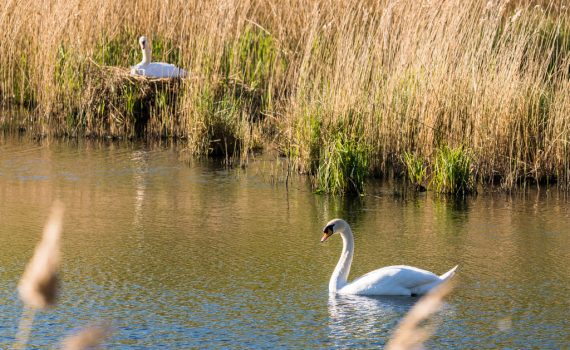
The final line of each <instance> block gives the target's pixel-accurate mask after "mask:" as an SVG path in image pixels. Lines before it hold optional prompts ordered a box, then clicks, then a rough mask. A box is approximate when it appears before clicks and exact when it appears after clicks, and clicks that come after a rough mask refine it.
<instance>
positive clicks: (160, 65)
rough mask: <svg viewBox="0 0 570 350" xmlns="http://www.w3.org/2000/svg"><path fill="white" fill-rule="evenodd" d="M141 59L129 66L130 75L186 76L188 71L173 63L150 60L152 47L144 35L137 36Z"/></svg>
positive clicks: (152, 76)
mask: <svg viewBox="0 0 570 350" xmlns="http://www.w3.org/2000/svg"><path fill="white" fill-rule="evenodd" d="M139 45H140V46H141V49H142V55H143V59H142V61H141V62H140V63H139V64H137V65H136V66H132V67H131V74H132V75H142V76H145V77H149V78H186V76H187V75H188V73H187V72H186V71H185V70H184V69H182V68H178V67H176V66H175V65H173V64H170V63H164V62H151V61H152V49H151V46H150V43H149V42H148V40H147V38H146V37H145V36H141V37H140V38H139Z"/></svg>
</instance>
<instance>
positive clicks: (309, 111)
mask: <svg viewBox="0 0 570 350" xmlns="http://www.w3.org/2000/svg"><path fill="white" fill-rule="evenodd" d="M0 18H1V20H0V53H2V54H1V55H0V67H1V70H0V100H1V101H2V102H1V103H2V104H3V105H4V106H15V105H20V106H26V108H28V109H30V110H32V111H33V113H34V118H33V120H34V126H35V127H36V128H39V129H41V130H42V131H50V132H57V133H61V134H73V133H78V134H80V133H89V134H96V135H106V134H112V135H131V136H133V135H134V136H136V135H141V134H143V135H158V136H167V137H170V136H176V137H184V138H187V139H188V147H189V149H190V150H191V151H192V153H195V154H222V155H226V156H227V155H235V156H241V157H242V158H244V157H245V156H246V155H247V153H248V151H249V150H251V149H252V148H256V147H260V146H262V145H264V144H266V143H273V144H276V145H277V146H278V148H279V149H280V151H281V152H282V153H284V154H288V155H291V156H292V158H294V159H295V161H296V164H297V165H298V168H299V169H300V170H301V171H304V172H307V173H312V174H316V173H317V171H318V169H319V168H322V167H323V166H325V165H324V164H325V163H324V162H326V161H327V160H328V159H330V157H327V156H324V154H325V153H327V152H329V151H327V150H330V149H331V147H332V145H333V144H334V142H335V141H334V138H332V137H331V136H330V135H333V134H336V133H337V132H339V131H338V126H339V125H341V126H342V128H343V130H342V132H344V133H346V134H347V135H353V130H352V128H353V126H354V125H357V126H358V128H359V131H358V139H357V142H356V144H358V145H359V147H362V148H363V149H366V158H367V159H366V164H367V167H368V173H375V174H386V173H387V172H388V170H389V169H390V167H391V166H393V165H394V164H400V163H401V162H402V155H403V153H404V152H406V151H408V152H412V153H414V154H417V155H418V156H423V157H425V158H430V157H432V156H433V155H434V154H435V150H436V149H437V148H438V147H439V145H444V144H448V145H464V147H465V149H466V150H468V151H469V152H471V153H472V154H473V155H474V156H475V158H476V159H477V162H476V163H475V164H473V167H474V168H475V169H474V170H475V171H476V173H477V174H478V178H479V179H481V181H483V183H491V182H493V183H497V184H499V185H501V186H503V187H505V188H512V187H515V186H516V185H517V184H520V183H521V182H525V181H528V180H532V181H536V182H542V181H545V180H556V181H558V182H559V183H560V184H562V185H565V186H568V185H569V184H570V182H569V181H568V180H569V179H570V170H569V169H570V154H569V152H568V151H569V149H568V144H569V142H570V94H568V91H570V80H569V78H570V77H569V76H570V53H569V51H570V14H569V12H568V6H567V4H566V2H565V1H563V0H552V1H548V0H542V1H522V0H513V1H508V0H505V1H499V0H497V1H483V0H469V1H463V0H451V1H428V0H420V1H415V0H401V1H392V0H380V1H376V0H375V1H372V0H370V1H369V0H365V1H357V0H348V1H341V0H332V1H331V0H328V1H321V0H293V1H287V2H269V3H268V2H266V1H261V0H249V1H237V0H229V1H221V0H220V1H215V0H214V1H207V2H204V1H188V2H185V1H170V2H163V3H160V4H159V5H157V3H156V2H155V1H150V0H141V1H136V2H124V1H118V0H109V1H101V0H94V1H87V0H75V1H71V2H70V1H63V0H39V1H32V0H18V1H16V0H8V1H6V4H5V6H3V7H2V8H0ZM142 34H146V35H147V36H148V37H149V38H151V39H152V40H153V43H154V49H153V55H154V57H155V59H156V60H162V61H169V62H172V63H175V64H178V65H180V66H182V67H184V68H186V69H187V70H188V71H189V72H190V73H191V76H192V78H190V79H187V80H185V81H183V82H181V83H180V84H179V86H177V87H176V88H171V87H164V88H163V90H162V91H160V88H159V91H158V92H157V93H153V94H150V95H149V94H146V93H145V94H144V96H141V95H139V90H137V89H139V84H138V83H137V84H132V85H129V84H130V83H129V84H126V85H127V86H126V87H125V86H124V85H125V84H123V83H115V82H111V81H110V80H112V79H111V78H109V76H108V75H105V74H103V73H101V72H105V69H103V68H104V66H121V67H128V66H129V65H133V64H135V63H136V62H138V60H140V57H139V53H138V46H137V37H138V36H139V35H142ZM152 88H154V89H155V90H156V88H155V87H152ZM153 91H154V90H153ZM149 96H150V97H149ZM141 110H143V112H144V113H142V112H141ZM141 115H142V117H141ZM349 119H350V120H349ZM350 138H351V139H353V140H356V138H354V137H353V136H350ZM400 165H401V164H400Z"/></svg>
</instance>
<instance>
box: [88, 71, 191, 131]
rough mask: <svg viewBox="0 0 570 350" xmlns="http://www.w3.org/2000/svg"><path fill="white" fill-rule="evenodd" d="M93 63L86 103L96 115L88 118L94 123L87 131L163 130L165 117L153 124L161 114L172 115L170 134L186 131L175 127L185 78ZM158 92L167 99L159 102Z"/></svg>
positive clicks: (169, 116) (166, 116) (162, 116)
mask: <svg viewBox="0 0 570 350" xmlns="http://www.w3.org/2000/svg"><path fill="white" fill-rule="evenodd" d="M92 63H93V65H92V66H91V69H90V72H89V79H90V84H88V89H89V91H87V94H85V96H86V97H87V100H86V101H85V103H84V104H83V105H84V106H86V108H87V110H88V113H89V114H91V115H92V116H94V117H95V118H89V119H90V120H91V121H92V122H93V123H92V125H91V126H90V125H88V127H87V129H88V130H87V131H88V133H90V134H93V133H94V134H96V135H98V136H104V135H108V134H110V135H111V136H113V135H122V136H127V137H138V136H142V135H144V134H151V133H158V134H162V133H163V130H162V129H163V127H161V126H162V125H163V124H165V123H166V121H165V120H158V121H156V123H154V124H155V125H154V126H153V125H151V124H152V122H153V119H154V118H157V115H159V114H160V118H162V119H165V118H169V119H170V120H168V124H169V125H170V126H171V129H172V130H169V131H168V134H169V135H171V134H173V133H183V131H182V130H181V129H178V128H176V125H178V124H179V121H178V119H179V118H178V115H177V112H176V104H177V100H178V96H179V94H180V93H181V92H182V89H183V86H184V80H186V79H181V78H149V77H145V76H140V75H132V74H131V72H130V69H128V68H123V67H112V66H101V65H98V64H96V63H95V62H92ZM159 94H160V95H161V98H162V100H163V101H164V103H163V104H161V105H160V106H157V100H159V99H158V95H159ZM149 125H151V127H150V128H149ZM157 125H158V126H159V127H158V128H157V127H156V126H157ZM151 129H152V130H151ZM155 129H157V130H155ZM174 129H176V130H174ZM153 130H154V131H153ZM151 131H153V132H151ZM177 136H180V135H177Z"/></svg>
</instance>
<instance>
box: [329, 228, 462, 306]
mask: <svg viewBox="0 0 570 350" xmlns="http://www.w3.org/2000/svg"><path fill="white" fill-rule="evenodd" d="M323 232H324V235H323V238H322V239H321V242H324V241H326V240H327V239H328V238H329V237H330V236H332V235H333V234H334V233H339V234H340V236H341V238H342V241H343V248H342V254H341V256H340V259H339V261H338V264H337V265H336V268H335V269H334V272H333V274H332V276H331V279H330V282H329V292H330V293H336V294H357V295H404V296H413V295H422V294H425V293H427V292H428V291H429V290H430V289H432V288H433V287H435V286H437V285H438V284H440V283H442V282H443V281H445V280H447V279H449V278H451V277H453V275H454V274H455V269H457V266H455V267H454V268H452V269H451V270H449V271H447V272H446V273H444V274H443V275H441V276H437V275H436V274H434V273H433V272H429V271H426V270H422V269H418V268H417V267H412V266H406V265H398V266H388V267H383V268H381V269H378V270H374V271H372V272H369V273H367V274H365V275H364V276H362V277H360V278H358V279H356V280H354V281H352V282H350V283H349V282H348V281H347V279H348V274H349V272H350V265H351V264H352V256H353V253H354V238H353V236H352V231H351V229H350V226H348V223H346V221H344V220H342V219H334V220H331V221H329V222H328V223H327V224H326V226H325V228H324V229H323Z"/></svg>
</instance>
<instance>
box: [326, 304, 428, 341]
mask: <svg viewBox="0 0 570 350" xmlns="http://www.w3.org/2000/svg"><path fill="white" fill-rule="evenodd" d="M417 300H418V299H417V298H410V297H402V296H374V297H371V296H358V295H334V294H331V295H330V296H329V302H328V313H329V336H330V338H331V341H332V342H333V343H336V345H338V346H340V347H342V345H343V344H344V345H346V340H349V341H350V342H351V343H353V342H354V343H356V344H354V345H360V346H364V345H366V344H369V345H383V344H385V343H386V341H387V340H388V338H389V337H390V334H391V332H392V330H393V329H394V327H395V326H396V324H397V323H398V321H399V320H400V319H401V318H402V317H403V315H405V314H406V312H408V311H409V310H410V309H411V307H412V306H413V304H414V303H415V302H416V301H417ZM337 342H338V343H337ZM360 346H359V347H360Z"/></svg>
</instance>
